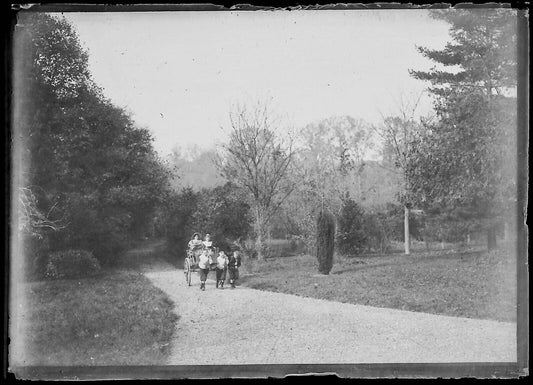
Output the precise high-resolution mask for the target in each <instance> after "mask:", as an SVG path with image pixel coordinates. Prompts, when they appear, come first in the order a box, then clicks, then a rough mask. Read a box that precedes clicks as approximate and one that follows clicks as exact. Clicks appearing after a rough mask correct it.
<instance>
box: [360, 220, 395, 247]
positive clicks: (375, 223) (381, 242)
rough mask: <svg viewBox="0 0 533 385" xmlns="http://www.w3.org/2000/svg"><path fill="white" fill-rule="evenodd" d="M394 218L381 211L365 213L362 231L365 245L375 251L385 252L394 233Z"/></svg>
mask: <svg viewBox="0 0 533 385" xmlns="http://www.w3.org/2000/svg"><path fill="white" fill-rule="evenodd" d="M393 227H394V220H391V218H390V217H389V216H388V215H386V213H383V212H369V213H367V214H365V219H364V231H365V234H366V235H367V238H366V245H367V246H368V247H369V248H370V249H373V250H375V251H379V252H380V253H385V252H386V251H387V249H388V248H389V243H390V241H391V238H392V237H393V234H394V228H393Z"/></svg>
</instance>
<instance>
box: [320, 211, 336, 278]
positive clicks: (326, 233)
mask: <svg viewBox="0 0 533 385" xmlns="http://www.w3.org/2000/svg"><path fill="white" fill-rule="evenodd" d="M334 249H335V218H334V217H333V215H331V214H330V213H327V212H323V211H321V212H320V214H319V215H318V219H317V237H316V257H317V259H318V271H319V272H320V273H322V274H329V272H330V271H331V268H332V267H333V251H334Z"/></svg>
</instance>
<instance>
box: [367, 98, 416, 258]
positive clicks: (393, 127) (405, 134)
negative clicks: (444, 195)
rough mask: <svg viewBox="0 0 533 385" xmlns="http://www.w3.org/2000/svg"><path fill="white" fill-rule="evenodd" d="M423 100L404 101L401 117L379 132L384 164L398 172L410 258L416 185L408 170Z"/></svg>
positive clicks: (388, 121) (386, 121) (387, 122)
mask: <svg viewBox="0 0 533 385" xmlns="http://www.w3.org/2000/svg"><path fill="white" fill-rule="evenodd" d="M421 96H422V94H420V95H419V96H418V98H417V99H416V100H414V101H408V100H406V98H404V97H401V98H400V103H399V114H398V116H389V117H384V118H383V122H382V124H381V125H380V126H379V127H377V128H376V132H377V133H378V134H379V136H381V138H382V139H383V163H384V164H385V167H388V168H389V170H392V171H393V172H396V174H397V175H398V176H399V183H400V184H401V186H400V193H399V197H398V198H399V201H400V203H401V204H402V205H403V206H404V251H405V254H406V255H409V254H410V253H411V232H410V230H409V221H410V210H411V207H412V197H411V191H412V189H413V186H412V185H413V182H414V180H413V178H411V177H410V174H409V173H408V172H407V170H408V167H409V166H408V164H409V154H410V146H411V145H412V142H413V138H414V137H415V136H416V134H417V132H418V131H419V130H420V124H419V123H418V122H416V121H415V119H414V115H415V112H416V109H417V107H418V103H419V101H420V97H421Z"/></svg>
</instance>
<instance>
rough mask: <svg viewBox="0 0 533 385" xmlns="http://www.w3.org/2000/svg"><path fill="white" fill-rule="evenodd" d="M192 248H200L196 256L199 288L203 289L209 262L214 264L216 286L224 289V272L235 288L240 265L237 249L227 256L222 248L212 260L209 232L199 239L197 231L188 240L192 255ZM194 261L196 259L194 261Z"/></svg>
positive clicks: (212, 246)
mask: <svg viewBox="0 0 533 385" xmlns="http://www.w3.org/2000/svg"><path fill="white" fill-rule="evenodd" d="M194 250H201V254H200V255H199V257H198V261H197V262H198V269H199V270H200V290H205V281H206V280H207V275H208V273H209V268H210V266H211V264H216V267H215V271H216V287H217V289H218V288H220V289H224V281H225V280H226V272H228V273H229V282H230V285H231V288H232V289H234V288H235V282H236V281H237V279H239V267H240V266H241V257H240V255H239V252H238V251H234V252H233V253H230V255H229V256H227V255H226V253H225V252H224V251H223V250H220V251H219V253H218V256H217V257H216V260H215V261H213V259H212V257H213V254H214V245H213V241H212V240H211V236H210V235H209V234H206V235H205V240H204V241H201V240H200V236H199V235H198V233H194V235H193V237H192V239H191V240H190V241H189V251H190V252H191V254H192V255H193V256H194V255H195V254H194V252H193V251H194ZM195 262H196V261H195Z"/></svg>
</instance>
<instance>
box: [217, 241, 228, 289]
mask: <svg viewBox="0 0 533 385" xmlns="http://www.w3.org/2000/svg"><path fill="white" fill-rule="evenodd" d="M227 268H228V257H227V256H226V254H225V253H224V251H222V250H220V253H218V257H217V267H216V269H215V270H216V274H217V289H218V288H219V287H220V288H221V289H224V281H225V280H226V270H227Z"/></svg>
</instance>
